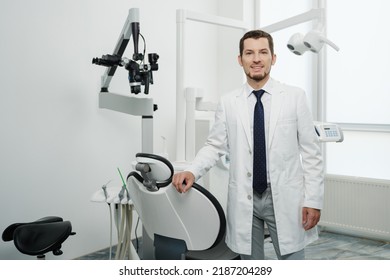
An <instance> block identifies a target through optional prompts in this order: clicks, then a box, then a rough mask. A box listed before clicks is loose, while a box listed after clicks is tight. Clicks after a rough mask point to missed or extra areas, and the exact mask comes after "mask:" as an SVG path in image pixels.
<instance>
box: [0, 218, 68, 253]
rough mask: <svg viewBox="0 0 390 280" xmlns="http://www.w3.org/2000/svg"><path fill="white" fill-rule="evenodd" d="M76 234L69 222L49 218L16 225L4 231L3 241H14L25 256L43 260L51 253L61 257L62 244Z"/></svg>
mask: <svg viewBox="0 0 390 280" xmlns="http://www.w3.org/2000/svg"><path fill="white" fill-rule="evenodd" d="M74 234H75V233H74V232H72V225H71V223H70V222H69V221H63V219H62V218H61V217H56V216H49V217H44V218H41V219H39V220H36V221H34V222H30V223H14V224H12V225H10V226H8V227H7V228H6V229H5V230H4V231H3V234H2V239H3V241H12V240H13V241H14V244H15V247H16V248H17V249H18V250H19V251H20V252H21V253H23V254H26V255H30V256H37V258H40V259H43V258H45V254H46V253H48V252H50V251H52V252H53V254H54V255H56V256H58V255H61V254H62V251H61V250H60V248H61V245H62V243H63V242H64V241H65V240H66V239H67V238H68V237H69V235H74Z"/></svg>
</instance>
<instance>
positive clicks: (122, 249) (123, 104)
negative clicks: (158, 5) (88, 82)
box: [91, 8, 159, 259]
mask: <svg viewBox="0 0 390 280" xmlns="http://www.w3.org/2000/svg"><path fill="white" fill-rule="evenodd" d="M130 37H132V39H133V46H134V53H133V55H132V57H131V58H127V57H124V56H123V55H124V52H125V49H126V47H127V45H128V43H129V41H130ZM140 38H141V39H142V40H143V46H144V48H143V51H140V49H139V40H140ZM145 59H146V42H145V38H144V37H143V35H142V34H141V32H140V21H139V9H138V8H132V9H130V10H129V14H128V17H127V19H126V22H125V24H124V26H123V29H122V31H121V33H120V35H119V39H118V41H117V44H116V46H115V49H114V51H113V53H112V54H106V55H103V56H102V57H95V58H93V59H92V63H93V64H96V65H101V66H105V67H107V69H106V71H105V73H104V75H103V76H102V77H101V90H100V92H99V108H102V109H109V110H113V111H116V112H121V113H125V114H129V115H133V116H141V117H142V134H141V135H142V136H141V137H142V147H141V150H142V152H144V153H153V113H154V111H156V110H157V109H158V108H157V105H156V104H153V99H152V98H150V97H139V96H134V95H139V94H140V93H141V92H142V88H143V93H144V94H145V95H148V94H149V89H150V84H153V72H155V71H157V70H158V64H157V61H158V59H159V55H158V54H157V53H149V54H148V55H147V59H148V63H147V62H146V61H145ZM118 67H123V68H124V69H125V70H127V71H128V80H129V86H130V94H117V93H112V92H110V91H109V86H110V83H111V79H112V77H113V76H114V74H115V72H116V70H117V69H118ZM118 171H119V169H118ZM119 173H120V171H119ZM121 177H122V175H121ZM122 182H123V185H122V187H119V188H115V187H107V184H106V185H104V186H103V187H102V188H101V189H100V190H99V191H98V192H96V193H95V194H94V195H93V197H92V199H91V200H92V201H93V202H106V203H107V204H108V205H109V207H110V221H111V222H110V223H111V224H112V216H113V215H112V212H111V204H114V205H115V213H114V220H115V224H116V227H117V231H118V246H117V249H116V255H115V258H116V259H124V258H125V257H126V256H127V255H129V258H130V259H137V258H138V255H137V253H136V252H135V250H134V248H133V246H132V242H131V241H132V240H131V227H132V209H133V205H132V201H131V198H130V195H129V192H128V190H127V186H126V183H125V182H124V180H123V178H122ZM111 232H112V226H111ZM111 235H112V233H111ZM110 241H111V242H112V236H111V238H110ZM111 242H110V243H111ZM143 243H144V244H143V250H144V251H146V250H148V251H150V250H151V249H149V248H146V247H148V246H151V245H148V244H149V243H150V242H149V243H148V242H147V240H145V242H143ZM111 245H112V244H110V258H111V248H112V246H111ZM145 248H146V249H145ZM146 255H147V253H145V252H144V257H145V256H146ZM146 257H148V256H146Z"/></svg>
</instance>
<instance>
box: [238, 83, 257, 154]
mask: <svg viewBox="0 0 390 280" xmlns="http://www.w3.org/2000/svg"><path fill="white" fill-rule="evenodd" d="M236 105H237V107H236V108H237V111H238V115H239V118H240V121H241V124H242V126H243V128H244V131H245V136H246V139H247V141H248V145H249V146H250V147H251V148H252V144H253V143H252V142H253V141H252V136H251V128H250V123H249V113H248V101H247V96H246V95H245V92H244V91H243V90H242V91H240V93H239V94H237V95H236Z"/></svg>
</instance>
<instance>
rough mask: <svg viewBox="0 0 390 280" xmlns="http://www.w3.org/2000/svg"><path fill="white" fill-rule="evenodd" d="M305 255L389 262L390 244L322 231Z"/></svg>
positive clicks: (104, 255) (271, 255)
mask: <svg viewBox="0 0 390 280" xmlns="http://www.w3.org/2000/svg"><path fill="white" fill-rule="evenodd" d="M113 252H115V250H113ZM265 253H266V256H267V259H270V260H272V259H276V255H275V252H274V249H273V246H272V243H271V242H270V239H267V240H266V244H265ZM108 255H109V250H108V249H107V250H102V251H99V252H95V253H92V254H89V255H86V256H83V257H80V258H78V259H79V260H107V259H108ZM305 255H306V259H307V260H390V243H387V242H381V241H376V240H369V239H364V238H358V237H352V236H347V235H340V234H335V233H330V232H325V231H323V232H321V233H320V238H319V240H317V241H316V242H314V243H312V244H310V245H309V246H308V247H306V250H305Z"/></svg>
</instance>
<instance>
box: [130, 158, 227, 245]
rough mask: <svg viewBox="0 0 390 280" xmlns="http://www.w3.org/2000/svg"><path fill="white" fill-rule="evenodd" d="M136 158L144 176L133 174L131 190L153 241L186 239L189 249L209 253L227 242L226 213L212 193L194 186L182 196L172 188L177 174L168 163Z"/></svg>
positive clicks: (154, 159)
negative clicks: (172, 180)
mask: <svg viewBox="0 0 390 280" xmlns="http://www.w3.org/2000/svg"><path fill="white" fill-rule="evenodd" d="M136 158H137V162H138V164H137V167H136V169H137V170H138V171H141V174H143V176H140V175H139V174H138V173H137V172H131V173H130V174H129V176H128V177H127V188H128V190H129V193H130V197H131V200H132V201H133V204H134V207H135V209H136V211H137V212H138V215H139V217H140V219H141V221H142V224H143V226H144V228H145V230H146V232H147V234H148V235H149V237H150V238H151V239H152V240H154V239H155V236H164V237H168V238H173V239H178V240H184V242H185V244H186V247H187V249H188V250H207V249H210V248H213V247H214V246H216V245H218V244H219V243H220V242H223V238H224V235H225V230H226V219H225V214H224V212H223V209H222V206H221V205H220V203H219V202H218V201H217V199H216V198H215V197H214V196H213V195H212V194H211V193H210V192H208V191H207V190H206V189H204V188H203V187H201V186H200V185H198V184H194V186H193V187H192V188H191V189H190V190H189V191H188V192H187V193H185V194H181V193H179V192H177V191H176V189H175V188H174V187H173V186H172V185H171V179H172V176H173V172H174V171H173V167H172V164H171V163H170V162H169V161H168V160H166V159H165V158H162V157H159V156H156V155H152V154H145V153H139V154H137V155H136ZM146 170H149V172H147V171H146ZM145 176H146V177H147V178H145Z"/></svg>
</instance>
